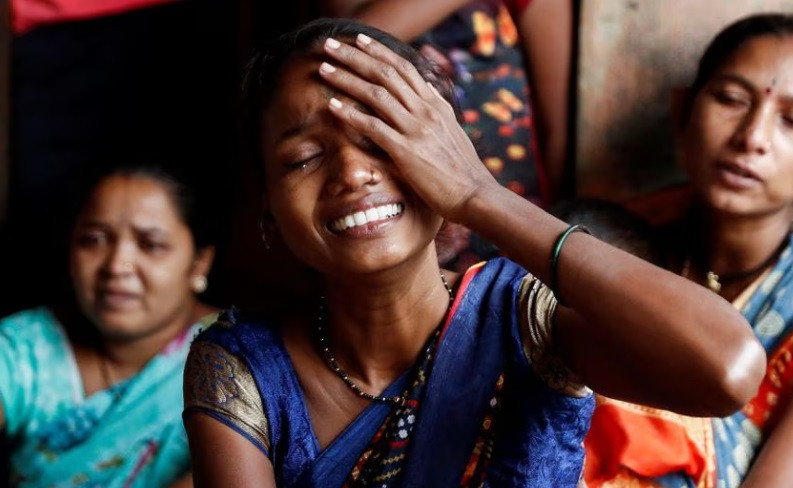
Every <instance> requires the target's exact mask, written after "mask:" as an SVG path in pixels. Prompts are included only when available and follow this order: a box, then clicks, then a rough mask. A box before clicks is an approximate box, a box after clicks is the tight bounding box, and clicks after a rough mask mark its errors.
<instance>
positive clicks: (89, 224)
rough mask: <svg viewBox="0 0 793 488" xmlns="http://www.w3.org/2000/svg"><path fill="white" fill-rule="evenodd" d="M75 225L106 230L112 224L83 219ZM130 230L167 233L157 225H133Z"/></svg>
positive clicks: (151, 233) (157, 233) (142, 232)
mask: <svg viewBox="0 0 793 488" xmlns="http://www.w3.org/2000/svg"><path fill="white" fill-rule="evenodd" d="M77 227H78V228H79V227H82V228H98V229H102V230H107V229H110V230H112V226H110V225H108V224H106V223H105V222H103V221H101V220H85V221H83V222H81V223H79V224H77ZM132 230H133V231H134V232H135V233H136V234H147V235H161V236H167V235H168V231H167V230H165V229H163V228H162V227H157V226H148V227H141V226H136V225H133V226H132Z"/></svg>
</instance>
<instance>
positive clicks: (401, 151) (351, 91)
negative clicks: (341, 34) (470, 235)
mask: <svg viewBox="0 0 793 488" xmlns="http://www.w3.org/2000/svg"><path fill="white" fill-rule="evenodd" d="M325 52H326V53H327V54H328V55H329V56H330V57H331V58H332V60H331V62H325V63H322V65H321V66H320V69H319V72H320V75H321V76H322V77H323V78H324V79H325V80H326V81H327V82H328V83H329V84H330V85H332V86H333V87H334V88H335V89H336V90H338V91H339V92H341V93H344V94H346V95H348V96H349V97H350V98H352V99H354V100H357V101H358V102H360V103H362V104H363V105H366V106H368V107H370V108H371V109H372V110H373V111H374V113H373V114H368V113H365V112H363V111H361V110H359V109H358V108H356V106H355V104H352V103H342V101H340V100H339V99H338V98H331V99H330V101H329V104H328V107H329V108H330V110H331V112H333V113H334V114H335V115H336V116H338V117H339V118H340V119H341V120H343V121H344V122H345V123H347V124H349V125H350V127H352V128H353V129H355V130H357V131H358V132H360V133H361V134H363V135H364V136H366V137H368V138H369V139H370V140H372V141H373V142H374V143H375V144H377V145H378V146H379V147H380V148H382V149H383V150H384V151H385V152H386V153H388V155H389V156H390V157H391V159H392V160H393V161H394V164H395V166H396V169H397V171H398V173H399V174H400V175H401V177H402V178H403V179H404V180H405V181H406V182H407V183H408V184H409V185H410V186H411V187H412V188H413V190H414V191H415V192H416V193H417V194H418V195H419V196H420V197H421V198H422V199H424V200H425V201H426V202H427V204H428V205H430V206H431V207H432V208H433V209H434V210H435V211H437V212H438V213H439V214H440V215H441V216H443V217H444V218H446V219H449V220H452V221H458V218H457V217H458V216H460V215H462V213H463V212H465V205H466V203H467V202H468V201H469V200H470V198H471V197H472V196H473V195H474V194H475V193H476V192H479V191H486V188H487V186H488V185H490V184H493V185H497V184H498V183H497V182H496V181H495V180H494V179H493V177H492V176H491V175H490V173H489V172H488V171H487V169H486V168H485V166H484V165H483V164H482V162H481V160H480V159H479V156H478V155H477V154H476V150H475V149H474V146H473V144H472V143H471V141H470V139H469V138H468V136H467V135H466V133H465V131H464V130H463V128H462V127H461V126H460V124H459V123H458V122H457V119H456V117H455V114H454V109H453V108H452V106H451V105H450V104H449V102H447V101H446V100H445V99H444V98H443V97H442V96H441V95H440V93H439V92H438V91H437V90H436V89H435V87H433V86H432V85H431V84H430V83H429V82H427V81H426V80H425V79H424V78H423V77H422V76H421V74H420V73H419V72H418V70H417V69H416V67H415V66H414V65H413V64H412V63H410V61H408V60H406V59H405V58H402V57H400V56H399V55H397V54H396V53H394V52H393V51H391V50H390V49H388V48H387V47H386V46H384V45H383V44H381V43H379V42H377V41H376V40H373V39H371V38H370V37H367V36H364V35H362V34H359V35H358V37H357V38H356V39H355V44H354V45H352V44H346V43H344V42H339V41H337V40H335V39H328V40H327V41H326V43H325Z"/></svg>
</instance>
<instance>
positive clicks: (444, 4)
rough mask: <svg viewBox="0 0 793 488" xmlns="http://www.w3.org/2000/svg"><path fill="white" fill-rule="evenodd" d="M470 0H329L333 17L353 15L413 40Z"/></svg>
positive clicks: (328, 11)
mask: <svg viewBox="0 0 793 488" xmlns="http://www.w3.org/2000/svg"><path fill="white" fill-rule="evenodd" d="M466 3H468V0H430V1H428V0H325V1H324V2H322V10H323V13H324V14H325V15H328V16H331V17H351V18H354V19H356V20H359V21H361V22H363V23H364V24H368V25H371V26H374V27H377V28H378V29H381V30H384V31H386V32H389V33H391V34H393V35H394V36H396V37H398V38H399V39H402V40H403V41H410V40H413V39H415V38H416V37H418V36H420V35H421V34H424V33H425V32H427V31H428V30H431V29H432V28H433V27H435V26H436V25H437V24H439V23H440V22H441V21H443V20H444V19H445V18H446V17H448V16H449V15H451V14H452V13H453V12H454V11H455V10H457V9H459V8H461V7H462V6H463V5H465V4H466Z"/></svg>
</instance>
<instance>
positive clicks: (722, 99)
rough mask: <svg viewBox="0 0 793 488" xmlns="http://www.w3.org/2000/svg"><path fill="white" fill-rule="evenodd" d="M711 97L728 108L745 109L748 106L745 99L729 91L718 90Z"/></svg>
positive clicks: (747, 101)
mask: <svg viewBox="0 0 793 488" xmlns="http://www.w3.org/2000/svg"><path fill="white" fill-rule="evenodd" d="M713 97H714V98H715V99H716V101H717V102H719V103H720V104H722V105H726V106H728V107H745V106H748V105H749V104H750V101H749V100H748V99H746V97H744V96H741V95H740V94H738V93H734V92H730V91H724V90H718V91H716V92H714V93H713Z"/></svg>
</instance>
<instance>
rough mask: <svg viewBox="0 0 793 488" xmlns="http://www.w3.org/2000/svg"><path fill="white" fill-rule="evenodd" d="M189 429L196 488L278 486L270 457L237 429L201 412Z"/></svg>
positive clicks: (190, 421) (187, 425) (190, 420)
mask: <svg viewBox="0 0 793 488" xmlns="http://www.w3.org/2000/svg"><path fill="white" fill-rule="evenodd" d="M185 428H186V429H187V437H188V439H189V440H190V456H191V457H192V463H193V477H194V480H195V486H196V488H225V487H227V486H234V487H236V488H254V487H257V488H275V476H274V474H273V466H272V464H271V463H270V460H269V459H267V457H266V456H265V455H264V454H263V453H262V452H261V451H260V450H259V449H257V448H256V446H254V445H253V444H251V442H250V441H248V440H247V439H245V438H244V437H242V436H241V435H240V434H238V433H237V432H234V431H233V430H232V429H230V428H229V427H227V426H225V425H223V424H222V423H220V422H218V421H217V420H215V419H213V418H212V417H210V416H208V415H203V414H200V413H194V414H192V415H188V416H187V418H186V419H185Z"/></svg>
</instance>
